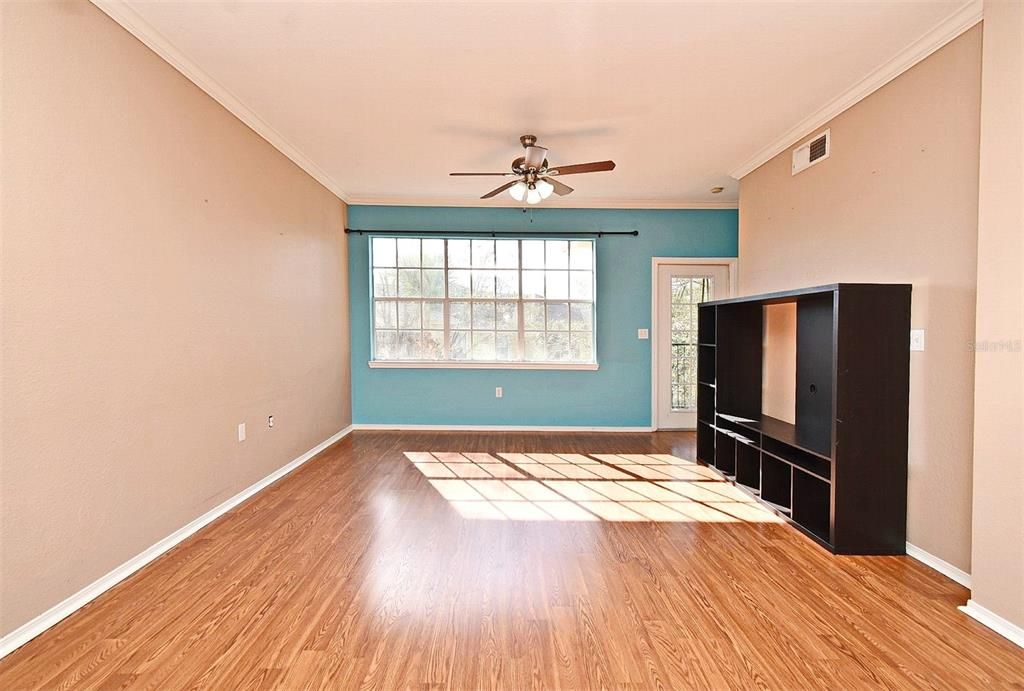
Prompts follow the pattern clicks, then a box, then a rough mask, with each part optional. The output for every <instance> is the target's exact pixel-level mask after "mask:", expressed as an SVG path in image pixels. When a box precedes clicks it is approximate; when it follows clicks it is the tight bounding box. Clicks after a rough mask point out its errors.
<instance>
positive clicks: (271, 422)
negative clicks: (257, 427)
mask: <svg viewBox="0 0 1024 691" xmlns="http://www.w3.org/2000/svg"><path fill="white" fill-rule="evenodd" d="M267 427H268V428H270V429H274V416H273V415H268V416H267Z"/></svg>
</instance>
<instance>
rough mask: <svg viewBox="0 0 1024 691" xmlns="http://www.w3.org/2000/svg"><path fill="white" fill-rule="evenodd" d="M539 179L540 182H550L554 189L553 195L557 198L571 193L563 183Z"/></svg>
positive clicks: (569, 188)
mask: <svg viewBox="0 0 1024 691" xmlns="http://www.w3.org/2000/svg"><path fill="white" fill-rule="evenodd" d="M541 179H542V180H547V181H548V182H550V183H551V184H552V185H553V186H554V188H555V194H557V195H559V196H562V197H564V196H565V195H567V194H570V193H571V192H572V188H571V187H569V186H568V185H566V184H565V183H564V182H559V181H558V180H557V179H555V178H549V177H544V178H541Z"/></svg>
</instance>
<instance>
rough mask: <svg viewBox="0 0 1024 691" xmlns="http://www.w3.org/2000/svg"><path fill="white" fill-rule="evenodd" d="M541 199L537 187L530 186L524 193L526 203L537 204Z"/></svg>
mask: <svg viewBox="0 0 1024 691" xmlns="http://www.w3.org/2000/svg"><path fill="white" fill-rule="evenodd" d="M541 199H543V197H541V194H540V190H538V189H537V186H536V185H530V188H529V189H528V190H527V191H526V203H527V204H539V203H540V200H541Z"/></svg>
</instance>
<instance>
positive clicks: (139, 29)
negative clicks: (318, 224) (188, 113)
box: [90, 0, 348, 202]
mask: <svg viewBox="0 0 1024 691" xmlns="http://www.w3.org/2000/svg"><path fill="white" fill-rule="evenodd" d="M90 2H92V4H93V5H95V6H96V7H98V8H99V9H100V10H101V11H102V12H103V13H104V14H106V15H107V16H108V17H110V18H111V19H113V20H114V21H115V22H117V23H118V24H120V25H121V27H122V28H124V30H125V31H127V32H128V33H130V34H131V35H132V36H134V37H135V38H137V39H139V40H140V41H142V43H143V44H144V45H146V47H148V48H149V49H150V50H152V51H153V52H154V53H156V54H157V55H159V56H160V57H161V58H163V59H164V60H165V61H166V62H167V63H168V64H170V65H171V67H173V68H174V69H176V70H178V71H179V72H181V73H182V74H183V75H184V76H185V77H186V78H187V79H188V80H189V81H191V82H192V83H193V84H195V85H196V86H198V87H199V88H200V89H202V90H203V91H205V92H206V93H207V94H208V95H209V96H210V97H211V98H212V99H213V100H215V101H217V103H219V104H221V105H222V106H224V107H225V108H226V109H227V110H228V112H230V113H231V114H232V115H234V116H235V117H236V118H238V119H239V120H241V121H242V122H243V123H245V124H246V125H247V126H248V127H249V128H250V129H251V130H252V131H253V132H255V133H256V134H258V135H259V136H261V137H263V139H265V140H266V141H267V142H268V143H269V144H270V145H271V146H273V147H274V148H275V149H277V150H278V151H280V152H281V153H282V154H284V155H285V156H287V157H288V158H289V159H291V161H292V162H293V163H294V164H295V165H297V166H298V167H299V168H301V169H302V170H304V171H305V172H306V173H308V174H309V176H310V177H312V178H313V179H314V180H316V181H317V182H319V183H320V184H321V185H323V186H324V187H326V188H327V189H328V190H330V191H331V192H332V193H333V194H334V195H335V196H337V197H338V198H339V199H341V200H342V201H343V202H348V195H347V194H345V191H344V190H342V189H341V187H340V186H339V185H338V183H337V182H335V181H334V179H333V178H332V177H331V176H330V175H328V174H327V171H325V170H324V169H323V168H321V167H320V166H318V165H317V164H316V163H314V162H313V160H312V159H311V158H309V156H307V155H306V154H304V153H303V152H302V151H300V150H299V149H298V148H297V147H296V146H295V145H293V144H292V143H291V142H289V141H288V140H287V139H286V138H285V137H284V136H283V135H281V133H280V132H278V131H277V130H275V129H274V128H273V127H271V126H270V125H269V124H268V123H267V122H266V121H265V120H263V118H261V117H260V116H259V115H257V114H256V113H255V112H254V111H253V110H252V109H251V108H249V107H248V106H247V105H245V104H244V103H242V101H241V100H239V99H238V97H237V96H235V95H234V94H232V93H231V92H230V91H229V90H228V89H226V88H225V87H224V86H223V85H222V84H220V83H219V82H217V80H215V79H214V78H213V77H211V76H210V75H209V74H208V73H207V72H206V71H204V70H203V69H202V68H200V67H199V66H198V65H197V64H195V63H194V62H192V60H190V59H189V58H188V57H186V56H185V55H184V54H183V53H182V52H181V51H179V50H178V49H177V48H175V47H174V45H172V44H171V42H170V41H168V40H167V39H166V38H165V37H164V36H163V35H162V34H161V33H160V32H159V31H157V30H156V29H155V28H154V27H153V25H151V24H150V23H149V22H147V21H146V20H145V19H143V18H142V16H141V15H139V13H138V12H136V11H135V10H134V9H133V8H132V7H131V6H130V5H129V4H128V3H127V2H125V0H90Z"/></svg>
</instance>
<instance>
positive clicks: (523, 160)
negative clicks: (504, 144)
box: [449, 134, 615, 204]
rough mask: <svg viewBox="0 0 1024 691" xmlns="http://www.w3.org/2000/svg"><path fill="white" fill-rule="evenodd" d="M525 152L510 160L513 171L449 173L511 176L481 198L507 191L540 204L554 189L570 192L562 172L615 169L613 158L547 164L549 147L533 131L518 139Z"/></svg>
mask: <svg viewBox="0 0 1024 691" xmlns="http://www.w3.org/2000/svg"><path fill="white" fill-rule="evenodd" d="M519 141H520V143H522V145H523V148H524V149H526V155H525V156H520V157H519V158H517V159H516V160H514V161H512V171H511V172H508V173H449V175H454V176H478V175H501V176H504V177H512V178H515V180H512V181H511V182H507V183H505V184H504V185H502V186H501V187H498V188H497V189H493V190H491V191H490V192H488V193H487V194H485V195H484V196H482V197H480V198H481V199H490V198H491V197H494V196H497V195H499V194H501V193H502V192H504V191H505V190H508V193H509V195H511V197H512V198H513V199H515V200H516V201H517V202H521V201H524V200H525V201H526V203H527V204H539V203H540V202H541V201H542V200H544V199H547V198H548V197H550V196H551V193H552V192H554V193H555V194H558V195H560V196H563V197H564V196H565V195H567V194H570V193H572V188H571V187H569V186H568V185H566V184H564V183H563V182H561V181H559V180H558V179H557V178H558V177H560V176H562V175H575V174H577V173H599V172H601V171H604V170H614V169H615V161H595V162H594V163H576V164H573V165H571V166H549V165H548V159H547V155H548V150H547V149H545V148H544V147H543V146H537V137H535V136H534V135H532V134H524V135H523V136H521V137H520V138H519Z"/></svg>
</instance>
